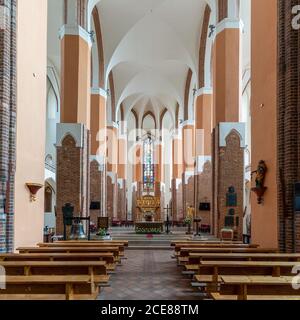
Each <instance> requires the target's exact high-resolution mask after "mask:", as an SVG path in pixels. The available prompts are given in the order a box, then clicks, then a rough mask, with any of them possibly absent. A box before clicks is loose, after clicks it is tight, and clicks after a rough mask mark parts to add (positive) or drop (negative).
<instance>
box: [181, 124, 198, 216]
mask: <svg viewBox="0 0 300 320" xmlns="http://www.w3.org/2000/svg"><path fill="white" fill-rule="evenodd" d="M182 141H183V173H182V190H183V214H184V217H185V216H186V214H187V208H188V207H189V206H190V207H194V206H195V124H194V122H193V121H185V122H184V123H183V125H182Z"/></svg>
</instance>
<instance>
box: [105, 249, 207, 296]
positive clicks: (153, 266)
mask: <svg viewBox="0 0 300 320" xmlns="http://www.w3.org/2000/svg"><path fill="white" fill-rule="evenodd" d="M171 254H172V251H168V250H163V251H160V250H128V251H127V252H126V256H127V258H128V259H127V260H123V261H122V266H118V267H117V270H116V274H113V275H112V277H111V287H109V288H104V289H102V292H101V294H100V297H99V299H100V300H123V299H127V300H198V299H201V294H200V293H199V292H197V291H194V290H193V289H192V287H191V279H188V278H187V277H186V276H183V275H182V274H181V269H179V268H178V267H177V265H176V261H175V260H174V259H171Z"/></svg>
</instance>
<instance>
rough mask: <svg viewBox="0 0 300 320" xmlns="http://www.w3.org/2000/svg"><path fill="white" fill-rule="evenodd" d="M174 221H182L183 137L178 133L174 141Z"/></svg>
mask: <svg viewBox="0 0 300 320" xmlns="http://www.w3.org/2000/svg"><path fill="white" fill-rule="evenodd" d="M172 153H173V157H172V160H173V170H172V220H173V221H180V220H181V219H183V215H182V170H183V165H182V136H181V135H180V134H179V133H177V134H175V135H174V136H173V139H172Z"/></svg>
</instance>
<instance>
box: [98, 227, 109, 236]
mask: <svg viewBox="0 0 300 320" xmlns="http://www.w3.org/2000/svg"><path fill="white" fill-rule="evenodd" d="M97 236H99V237H101V238H104V237H110V235H109V234H108V233H107V231H106V229H103V228H100V229H99V230H98V232H97Z"/></svg>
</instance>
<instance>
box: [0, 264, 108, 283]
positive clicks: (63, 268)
mask: <svg viewBox="0 0 300 320" xmlns="http://www.w3.org/2000/svg"><path fill="white" fill-rule="evenodd" d="M0 266H2V267H4V268H5V272H6V275H8V276H17V275H25V276H29V275H44V276H45V275H82V274H83V275H89V276H90V281H91V285H92V286H93V285H94V284H95V282H98V280H99V276H100V278H101V279H103V277H102V276H103V275H104V276H106V277H105V279H106V281H105V282H106V283H105V284H106V285H107V284H108V281H109V276H108V275H107V270H106V263H105V261H2V262H0Z"/></svg>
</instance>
